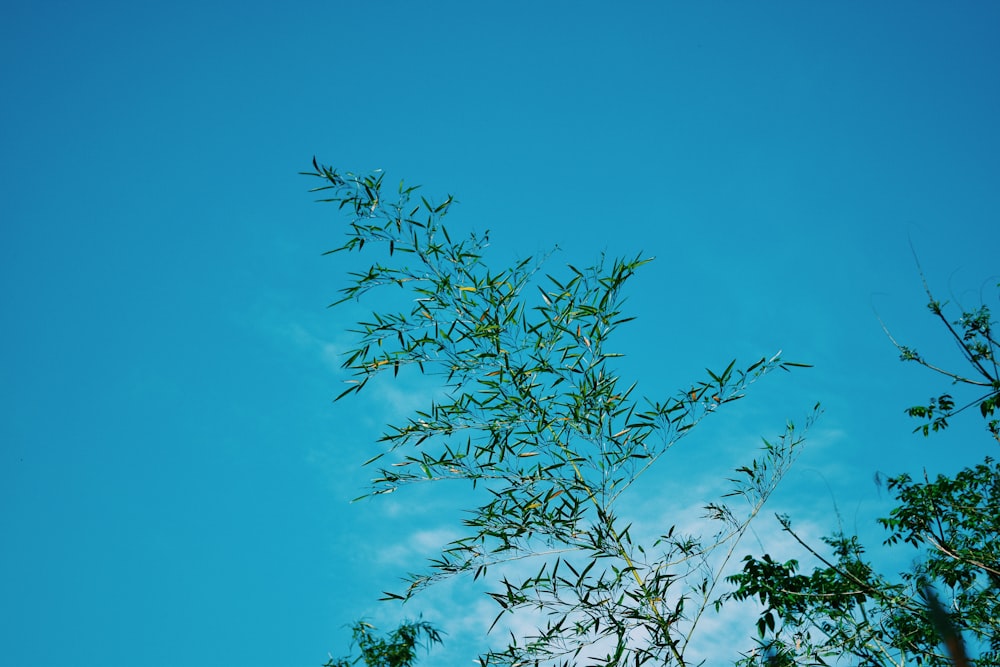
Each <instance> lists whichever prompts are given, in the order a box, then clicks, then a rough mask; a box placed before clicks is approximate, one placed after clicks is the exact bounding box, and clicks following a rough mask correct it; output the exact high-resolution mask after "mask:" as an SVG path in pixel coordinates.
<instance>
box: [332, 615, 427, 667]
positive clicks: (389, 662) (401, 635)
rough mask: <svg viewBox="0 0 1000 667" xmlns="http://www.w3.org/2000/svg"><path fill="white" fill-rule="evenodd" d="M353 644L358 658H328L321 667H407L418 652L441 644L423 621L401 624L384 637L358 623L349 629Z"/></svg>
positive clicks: (367, 624) (371, 628)
mask: <svg viewBox="0 0 1000 667" xmlns="http://www.w3.org/2000/svg"><path fill="white" fill-rule="evenodd" d="M352 635H353V643H354V645H355V646H356V647H357V649H358V651H360V652H361V653H360V655H358V656H355V657H353V658H340V659H339V660H334V659H333V658H332V657H331V658H330V660H329V661H327V662H326V663H325V664H324V665H323V667H352V666H353V665H356V664H358V663H359V662H363V663H364V665H365V667H410V665H413V664H414V663H415V662H416V660H417V653H418V649H420V648H424V649H426V650H428V651H429V650H430V648H431V646H433V645H434V644H440V643H441V633H440V631H438V630H437V629H436V628H435V627H434V626H433V625H431V624H430V623H428V622H426V621H405V622H403V623H401V624H400V626H399V627H398V628H396V629H395V630H393V631H392V632H390V633H389V634H388V635H387V636H385V637H379V636H377V635H376V634H375V626H373V625H371V624H370V623H366V622H365V621H358V622H357V623H355V624H354V628H353V632H352Z"/></svg>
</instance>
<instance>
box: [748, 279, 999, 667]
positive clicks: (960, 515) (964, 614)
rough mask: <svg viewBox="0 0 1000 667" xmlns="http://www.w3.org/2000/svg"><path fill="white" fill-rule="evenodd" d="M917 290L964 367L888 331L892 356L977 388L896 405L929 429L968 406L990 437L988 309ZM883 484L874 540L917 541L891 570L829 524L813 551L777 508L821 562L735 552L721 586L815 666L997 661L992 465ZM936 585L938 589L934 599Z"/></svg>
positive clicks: (780, 643) (769, 633)
mask: <svg viewBox="0 0 1000 667" xmlns="http://www.w3.org/2000/svg"><path fill="white" fill-rule="evenodd" d="M998 287H1000V285H998ZM925 289H926V282H925ZM927 294H928V298H929V300H930V303H929V309H930V311H931V313H933V314H934V315H935V316H936V317H937V318H938V319H939V320H940V321H941V322H943V323H944V326H945V328H946V330H947V332H948V334H949V336H950V337H951V338H952V339H953V340H955V341H957V342H958V343H959V346H960V349H961V350H962V354H963V356H964V358H965V359H966V361H967V362H968V364H969V365H970V367H971V370H972V373H971V374H970V375H971V377H965V376H963V375H961V374H959V373H955V372H952V371H946V370H943V369H942V368H941V367H939V366H937V365H935V364H933V363H931V362H929V361H928V360H927V359H925V358H924V357H923V356H921V355H920V354H919V353H917V352H916V351H915V350H913V349H911V348H908V347H905V346H902V345H899V344H898V343H896V341H895V340H894V339H892V338H891V336H890V339H892V342H893V343H894V344H896V346H897V347H898V348H899V350H900V353H901V358H902V360H903V361H916V362H918V363H920V364H922V365H923V366H925V367H927V368H929V369H931V370H933V371H935V372H936V373H939V374H942V375H944V376H946V377H948V378H950V379H951V380H952V382H953V384H957V385H964V386H971V387H974V388H983V387H985V388H986V390H987V393H986V394H985V395H983V394H977V396H978V397H977V398H976V399H975V400H973V401H971V402H968V403H967V404H966V405H965V407H962V408H959V409H955V407H954V406H955V402H954V401H953V399H952V397H951V395H950V393H945V394H942V395H941V396H940V397H938V398H936V399H932V401H931V403H930V405H928V406H926V407H921V406H918V407H915V408H910V409H909V410H907V412H908V413H909V414H910V415H911V416H913V417H916V418H919V419H923V420H926V423H925V424H924V425H923V426H921V427H919V428H918V429H917V431H918V432H922V433H923V434H924V435H928V434H930V433H932V432H934V431H938V430H940V429H942V428H945V427H946V426H947V425H948V420H949V419H950V418H952V417H954V416H955V415H956V414H958V413H959V412H961V411H962V410H964V409H965V408H966V407H973V406H977V405H978V406H979V411H980V414H981V415H982V417H983V418H984V420H986V426H987V429H988V431H989V432H990V433H991V434H992V435H993V437H996V436H997V420H996V419H994V417H993V415H994V412H995V409H996V405H997V395H998V391H1000V374H998V372H997V365H996V351H997V345H996V340H995V339H994V338H993V334H992V331H993V326H994V323H993V322H992V321H991V319H990V311H989V309H988V308H987V307H986V306H981V307H979V308H976V309H974V310H971V311H964V312H962V313H961V316H960V317H958V319H956V320H955V321H949V320H948V318H947V317H946V316H945V315H944V304H941V303H940V302H938V301H936V300H935V299H934V298H933V296H932V295H931V294H930V291H929V290H928V291H927ZM887 333H888V332H887ZM888 489H889V491H890V492H891V493H892V494H893V496H894V498H895V500H896V501H897V502H898V505H897V506H896V507H895V508H894V509H893V510H892V511H891V512H890V513H889V516H888V517H886V518H882V519H879V523H880V524H881V526H882V527H883V528H884V529H885V530H886V531H887V534H888V536H887V537H886V539H885V542H884V545H885V546H888V547H894V546H899V545H909V546H912V547H915V548H917V549H918V550H919V551H918V552H917V554H918V558H917V560H916V561H915V563H914V564H913V566H912V567H911V568H910V569H909V570H907V571H904V572H902V573H900V574H899V576H897V577H892V578H889V577H887V576H884V575H882V574H879V573H877V572H876V571H875V570H874V569H873V567H872V565H871V564H870V563H869V562H868V561H867V560H866V559H865V556H864V553H865V550H864V548H863V546H862V545H861V544H860V543H859V541H858V539H857V538H856V537H848V536H846V535H843V534H835V535H834V536H833V537H831V538H827V539H825V540H824V542H825V543H826V545H827V547H828V548H829V551H831V552H832V553H831V554H830V555H823V554H821V553H819V552H818V551H816V550H814V549H813V548H812V547H810V546H809V545H807V544H805V542H803V541H802V540H801V539H799V537H798V536H797V535H796V534H795V532H794V531H793V530H792V527H791V523H790V521H789V519H788V518H787V517H780V520H781V522H782V526H783V527H784V529H785V530H786V531H788V532H789V533H790V534H791V535H792V536H793V537H795V539H797V540H798V541H799V543H800V544H801V545H802V546H803V547H804V548H805V549H806V550H807V551H808V552H809V553H810V554H812V555H813V556H814V557H816V558H818V559H819V560H820V561H821V563H822V567H817V568H815V569H814V570H813V572H812V573H811V574H810V575H808V576H807V575H803V574H798V573H797V571H798V568H799V566H798V562H797V561H796V560H790V561H787V562H784V563H778V562H775V561H774V560H772V559H771V557H770V556H768V555H765V556H763V557H762V558H755V557H752V556H747V557H746V558H745V559H744V568H743V571H742V572H741V573H739V574H737V575H734V576H732V577H730V580H731V581H732V582H733V583H735V584H736V585H737V589H736V591H735V592H734V593H733V594H732V597H733V598H734V599H737V600H741V599H747V598H757V599H759V601H760V602H761V603H762V604H763V605H764V610H763V612H762V613H761V615H760V618H759V619H758V621H757V631H758V635H759V637H760V638H761V645H762V646H761V648H762V649H770V650H772V651H774V652H776V653H778V654H780V655H788V656H793V657H794V660H795V661H796V662H795V663H794V664H803V665H825V664H828V663H827V662H826V660H831V661H833V662H836V661H837V660H847V661H860V664H871V665H904V664H908V661H909V660H910V659H911V658H914V659H916V660H917V664H925V665H952V664H954V665H962V664H977V665H996V664H1000V620H998V619H1000V542H998V540H997V536H998V535H1000V464H997V463H996V462H995V461H994V460H993V459H992V458H991V457H986V459H985V460H984V461H983V463H981V464H978V465H974V466H971V467H968V468H965V469H964V470H962V471H960V472H959V473H958V474H957V475H955V476H954V477H947V476H944V475H938V476H937V477H936V478H934V479H933V480H932V479H931V478H930V476H929V475H928V474H927V473H926V472H925V473H924V476H923V480H922V481H915V480H914V479H913V478H912V476H911V475H908V474H901V475H898V476H896V477H893V478H890V479H889V480H888ZM935 588H936V589H938V590H942V591H944V592H945V595H946V603H945V604H943V603H941V602H939V601H938V598H937V594H936V593H935V592H934V590H935ZM963 637H964V638H965V640H966V641H969V642H970V644H971V645H973V646H976V647H979V648H981V649H982V650H981V655H980V658H979V660H978V661H975V662H972V661H970V660H969V659H968V658H967V656H966V655H965V649H964V643H963V640H962V638H963ZM942 644H943V646H942ZM763 654H764V651H763V650H761V651H758V652H757V653H756V654H753V655H750V656H747V657H746V659H745V660H744V664H747V665H757V664H765V662H764V661H763Z"/></svg>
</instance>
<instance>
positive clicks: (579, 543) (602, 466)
mask: <svg viewBox="0 0 1000 667" xmlns="http://www.w3.org/2000/svg"><path fill="white" fill-rule="evenodd" d="M313 167H314V171H312V172H309V173H308V175H310V176H312V177H315V178H318V179H320V180H321V185H320V186H319V187H317V188H315V190H314V191H318V192H323V193H324V195H323V196H324V197H325V198H324V199H322V200H321V201H326V202H331V203H335V204H337V205H338V206H339V208H340V209H341V210H344V211H346V212H347V213H348V214H349V216H350V218H351V221H350V223H349V226H348V234H347V240H346V242H345V243H344V244H343V245H341V246H340V247H338V248H336V249H335V250H331V251H330V252H338V251H343V252H349V251H366V252H367V251H372V250H373V246H374V249H375V250H377V251H379V252H380V253H381V258H380V259H378V260H377V261H374V262H373V263H372V264H371V265H370V266H369V267H368V268H367V269H365V270H363V271H360V272H356V273H353V274H351V275H352V280H351V283H350V284H349V285H348V286H347V287H345V288H344V289H343V290H342V291H341V297H342V298H341V299H340V300H339V301H338V302H336V303H340V302H342V301H346V300H350V299H358V298H361V297H366V296H368V294H369V293H370V292H372V291H373V290H377V289H384V288H395V290H396V294H397V295H399V294H400V293H401V294H402V295H404V296H405V298H407V299H409V300H410V301H409V303H410V305H409V306H408V310H407V309H404V310H403V311H401V312H389V311H388V310H386V309H383V310H381V311H376V312H374V313H373V314H372V315H371V316H370V318H368V319H367V321H363V322H360V323H359V326H358V328H357V329H355V330H354V333H355V335H356V336H357V343H356V346H355V347H354V349H353V350H352V351H351V352H349V353H348V355H347V357H346V361H345V363H344V366H345V367H346V368H347V369H349V370H350V371H351V372H352V373H353V379H352V380H351V384H350V386H349V387H348V388H347V389H346V390H345V391H344V392H343V393H342V394H341V395H340V396H339V397H338V398H343V397H345V396H347V395H351V394H355V393H358V392H360V391H362V390H363V389H364V388H365V386H366V385H367V384H368V383H369V382H370V381H371V380H372V378H374V377H375V376H377V375H385V374H386V373H388V372H389V371H390V370H391V376H392V377H395V376H396V375H397V374H398V373H399V372H400V370H401V369H405V368H412V369H416V370H418V371H419V372H420V373H421V374H423V375H425V376H428V377H434V378H438V379H439V380H440V383H441V386H442V391H441V393H440V395H439V397H438V398H437V399H434V400H429V404H428V406H427V407H426V408H425V409H423V410H421V411H418V412H417V413H416V414H415V415H414V416H413V417H411V418H409V419H407V420H406V421H405V423H401V424H398V425H392V426H389V427H388V430H387V431H386V433H385V434H384V436H383V437H382V439H381V442H382V443H383V444H384V445H385V450H384V451H383V452H382V453H380V454H379V455H377V456H375V457H374V458H372V459H371V460H370V461H369V462H368V463H369V464H374V463H378V465H380V466H381V467H379V468H378V473H377V477H376V478H375V479H374V480H373V482H372V488H371V494H370V495H379V494H385V493H392V492H394V491H396V490H397V489H398V488H400V487H401V486H406V485H410V484H418V483H428V482H438V481H442V480H464V481H465V482H467V483H468V484H469V486H470V488H471V489H472V490H474V492H475V495H474V497H475V498H476V499H477V500H476V501H475V502H476V503H478V504H477V506H475V507H473V508H470V509H469V510H468V518H467V519H466V520H465V521H464V527H465V534H464V535H463V536H462V537H460V538H459V539H456V540H455V541H454V542H452V543H450V544H448V545H447V546H446V547H445V548H444V549H443V551H442V553H441V554H440V556H439V557H437V558H435V559H434V560H433V561H432V562H431V564H430V567H429V568H428V570H427V571H425V572H422V573H417V574H413V575H410V577H409V578H408V580H407V581H408V586H407V588H406V589H405V590H403V591H402V592H390V593H387V594H386V597H387V598H388V599H403V600H405V599H409V598H411V597H412V596H413V595H415V594H417V593H418V592H419V591H421V590H422V589H424V588H425V587H426V586H428V585H430V584H432V583H433V582H436V581H438V580H441V579H445V578H449V577H455V576H458V575H471V576H472V577H473V578H474V579H482V580H484V581H485V582H486V583H487V585H488V587H489V595H490V597H491V598H492V599H493V600H494V601H495V602H496V603H497V605H498V607H499V613H498V614H497V616H496V618H495V619H494V621H493V624H494V625H496V624H497V623H499V622H500V621H501V619H503V618H504V617H505V616H507V615H510V614H513V613H515V612H518V611H528V612H542V613H543V614H544V616H545V618H546V619H547V620H546V621H545V623H544V627H541V628H539V629H538V630H537V632H536V633H534V634H531V635H529V636H517V635H515V634H514V633H511V634H510V641H509V642H508V645H507V647H506V648H504V649H501V650H496V651H492V652H488V653H486V654H485V655H483V656H482V657H481V662H482V664H483V665H493V664H504V665H512V666H513V665H520V664H524V663H526V662H527V663H529V664H531V663H534V662H535V661H543V662H545V661H547V662H552V663H559V664H571V663H575V662H576V661H577V660H581V659H583V658H587V659H588V660H591V661H594V662H597V663H599V664H604V665H609V666H611V665H625V664H630V665H640V664H643V663H646V662H652V663H654V664H662V665H686V664H689V661H690V658H689V657H687V655H686V650H687V648H688V645H689V643H690V641H691V638H692V636H693V634H694V631H695V628H696V627H697V626H698V623H699V620H700V619H701V618H702V616H703V615H704V614H705V613H706V612H707V611H710V610H711V609H712V605H713V603H714V602H715V601H716V599H717V598H718V595H719V593H718V591H717V588H716V587H717V585H718V584H719V583H720V581H721V571H722V569H723V568H724V567H725V566H726V563H727V562H729V560H730V559H731V558H732V556H733V553H734V550H735V549H736V545H737V544H738V543H739V541H740V539H741V538H742V537H743V536H744V534H745V533H746V531H747V530H748V527H749V524H750V521H751V520H752V519H753V518H754V517H755V516H756V515H757V514H758V512H759V511H760V510H761V508H762V506H763V504H764V502H765V501H766V500H767V498H768V496H769V495H770V494H771V492H772V491H773V490H774V488H775V485H776V484H777V483H778V482H779V480H780V479H781V478H782V476H783V475H784V474H785V472H786V471H787V470H788V468H789V466H790V465H791V463H792V461H793V460H794V458H795V455H796V453H797V449H798V446H799V444H800V443H801V441H802V435H801V432H800V431H799V430H797V429H796V428H795V426H794V425H792V424H790V423H789V424H788V425H787V429H786V431H785V432H784V433H783V434H782V435H781V436H780V437H779V438H777V439H775V440H774V441H773V442H767V441H765V442H764V444H763V447H762V448H761V449H760V451H759V454H758V455H757V457H756V458H755V459H753V460H751V461H747V462H746V463H745V464H744V465H742V466H740V467H738V468H737V469H736V471H735V472H734V474H733V476H732V478H731V479H730V480H729V482H730V483H731V488H730V490H729V492H728V493H726V494H725V495H724V496H723V497H721V498H719V499H718V500H716V501H713V502H709V503H708V504H706V505H705V508H704V509H705V512H706V517H707V518H708V519H709V520H710V521H709V523H708V524H707V525H709V526H710V528H709V530H708V531H706V532H707V533H708V535H707V536H703V535H688V534H684V532H683V531H681V530H679V529H677V528H676V527H665V529H664V530H663V532H662V534H661V535H659V537H658V538H653V539H652V540H649V541H646V540H641V539H640V538H639V536H633V535H632V532H631V525H630V524H629V523H628V522H627V520H625V519H623V518H621V516H622V513H623V512H624V511H627V509H628V506H627V505H623V504H624V503H627V498H626V497H625V496H623V494H625V492H626V491H627V490H628V489H629V488H630V487H631V486H632V485H633V483H634V482H635V481H636V480H637V479H638V478H639V477H640V476H641V475H642V474H643V473H645V472H646V471H648V470H649V469H650V468H651V467H652V466H653V465H654V464H656V463H657V462H658V461H659V460H660V459H661V457H663V456H664V455H665V454H666V453H667V452H669V451H670V450H671V448H672V447H673V446H674V445H675V444H677V443H678V441H680V440H681V439H682V438H683V437H684V436H685V435H686V434H687V433H689V432H690V431H691V429H692V428H693V427H694V426H696V425H697V424H698V423H699V422H700V421H701V420H702V419H703V418H705V417H706V416H708V415H711V414H713V413H715V412H716V411H719V410H721V409H722V408H723V407H724V406H727V405H728V404H731V403H732V402H733V401H736V400H737V399H739V398H741V397H743V395H744V392H745V391H746V390H747V389H748V388H749V387H750V385H752V384H753V383H754V382H755V381H756V380H758V379H759V378H761V377H762V376H763V375H765V374H767V373H769V372H770V371H773V370H775V369H784V370H788V369H789V368H792V367H795V366H801V365H802V364H795V363H791V362H785V361H782V360H781V358H780V356H778V355H775V356H773V357H771V358H766V359H760V360H759V361H757V362H755V363H752V364H750V365H748V366H747V367H746V368H743V369H740V368H738V367H737V365H736V362H732V363H729V364H728V365H727V366H725V367H724V368H723V369H722V370H721V371H716V372H712V371H707V377H706V378H705V379H703V380H701V381H698V382H695V383H692V384H687V385H684V386H683V387H682V388H681V389H680V390H679V391H677V392H676V393H675V394H674V395H672V396H668V397H667V398H661V399H656V400H650V399H638V398H634V394H635V393H636V392H635V389H636V386H635V384H626V383H623V382H622V381H620V379H619V377H618V376H617V375H616V374H615V372H614V370H613V368H612V363H614V362H615V360H616V358H618V357H620V356H621V355H620V354H618V353H616V352H615V351H613V349H612V348H611V347H610V338H611V335H612V334H613V333H614V332H615V331H616V330H617V329H618V327H620V326H621V325H623V324H625V323H626V322H628V321H629V320H631V319H633V318H631V317H629V316H627V315H626V314H625V313H624V312H623V310H622V303H623V297H622V292H623V289H624V287H625V285H626V283H627V282H628V280H629V279H630V278H632V276H633V275H634V273H635V272H636V271H637V270H638V269H639V268H640V267H641V266H642V265H643V264H645V263H646V262H648V261H649V260H648V259H644V258H642V257H641V256H636V257H635V258H632V259H616V260H613V261H608V260H606V259H604V258H600V259H599V260H598V261H597V262H596V263H595V264H594V265H592V266H589V267H585V268H577V267H575V266H573V265H568V266H567V267H566V269H565V271H564V272H563V273H562V274H560V275H552V274H545V273H543V272H542V266H543V263H544V260H545V258H544V257H542V258H539V259H534V258H531V257H528V258H525V259H523V260H521V261H519V262H516V263H514V264H513V265H511V266H504V267H501V268H495V267H491V266H490V265H488V264H487V262H486V260H485V259H484V256H485V252H486V250H487V248H488V246H489V235H488V232H487V233H483V234H481V235H477V234H475V233H473V234H470V235H469V236H467V237H465V238H463V239H460V240H454V239H453V238H452V237H451V236H450V234H449V232H448V230H447V229H446V227H445V226H444V224H443V222H442V221H443V219H444V217H445V216H446V215H447V214H448V213H449V211H450V210H451V207H452V204H453V203H454V200H453V198H452V197H450V196H449V197H447V198H446V199H444V200H443V201H441V202H440V203H432V202H430V201H428V200H427V199H424V198H422V197H418V196H417V194H416V191H417V188H416V187H409V186H405V185H404V184H402V183H401V184H400V186H399V188H398V189H397V190H396V192H395V194H394V195H393V194H392V193H391V191H388V190H389V189H388V188H386V187H384V184H383V181H384V178H383V176H384V175H383V174H382V173H381V172H376V173H373V174H370V175H368V176H356V175H352V174H349V173H348V174H343V175H341V174H340V173H338V172H337V171H336V170H334V169H331V168H329V167H326V166H320V165H319V164H318V163H317V162H316V161H315V160H314V161H313ZM388 197H392V201H389V200H388V199H387V198H388ZM400 290H401V292H400ZM389 296H390V297H391V294H390V295H389ZM332 305H334V304H332ZM814 414H815V413H814ZM813 416H814V415H813ZM812 418H813V417H812V416H811V417H810V418H809V419H810V421H811V419H812ZM699 500H700V499H699ZM702 502H703V501H702ZM514 564H517V565H518V566H519V569H518V571H521V572H523V571H525V570H524V569H523V568H527V567H530V568H531V569H530V573H529V574H523V573H522V574H520V575H517V574H516V573H515V569H514V568H513V567H512V565H514Z"/></svg>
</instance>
